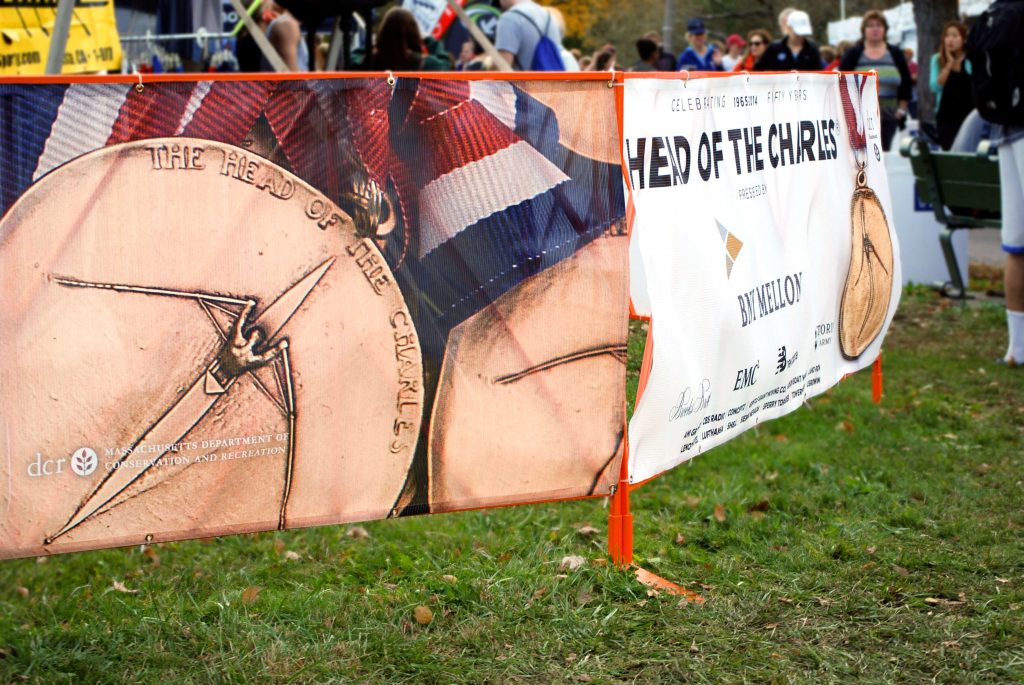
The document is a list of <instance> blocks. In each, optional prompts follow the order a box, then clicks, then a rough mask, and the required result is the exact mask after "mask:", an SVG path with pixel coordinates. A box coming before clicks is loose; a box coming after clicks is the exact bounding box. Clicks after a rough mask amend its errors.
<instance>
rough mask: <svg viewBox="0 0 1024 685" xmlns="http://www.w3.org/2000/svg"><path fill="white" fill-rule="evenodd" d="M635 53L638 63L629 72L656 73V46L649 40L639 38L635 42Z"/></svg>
mask: <svg viewBox="0 0 1024 685" xmlns="http://www.w3.org/2000/svg"><path fill="white" fill-rule="evenodd" d="M636 53H637V55H638V56H639V57H640V61H639V62H637V63H636V64H634V65H633V68H632V69H631V70H630V71H657V70H658V68H657V67H656V66H655V64H656V63H657V61H658V44H657V43H655V42H654V41H653V40H651V39H650V38H641V39H640V40H638V41H637V42H636Z"/></svg>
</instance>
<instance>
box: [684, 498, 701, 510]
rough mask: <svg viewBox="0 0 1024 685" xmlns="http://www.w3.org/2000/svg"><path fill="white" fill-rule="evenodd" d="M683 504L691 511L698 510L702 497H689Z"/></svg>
mask: <svg viewBox="0 0 1024 685" xmlns="http://www.w3.org/2000/svg"><path fill="white" fill-rule="evenodd" d="M683 504H685V505H686V506H688V507H689V508H690V509H696V508H697V505H699V504H700V497H694V496H693V495H687V496H686V498H685V499H683Z"/></svg>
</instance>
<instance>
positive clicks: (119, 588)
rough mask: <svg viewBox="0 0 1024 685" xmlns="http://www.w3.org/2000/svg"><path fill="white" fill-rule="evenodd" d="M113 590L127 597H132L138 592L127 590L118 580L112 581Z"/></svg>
mask: <svg viewBox="0 0 1024 685" xmlns="http://www.w3.org/2000/svg"><path fill="white" fill-rule="evenodd" d="M114 589H115V590H117V591H118V592H124V593H125V594H129V595H134V594H137V593H138V592H139V591H138V590H129V589H128V588H127V587H125V585H124V583H122V582H121V581H119V580H115V581H114Z"/></svg>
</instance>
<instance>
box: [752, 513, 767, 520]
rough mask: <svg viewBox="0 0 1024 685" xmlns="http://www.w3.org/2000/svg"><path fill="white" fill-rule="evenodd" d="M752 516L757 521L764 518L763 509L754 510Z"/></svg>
mask: <svg viewBox="0 0 1024 685" xmlns="http://www.w3.org/2000/svg"><path fill="white" fill-rule="evenodd" d="M750 518H752V519H754V520H755V521H760V520H761V519H763V518H764V512H763V511H752V512H750Z"/></svg>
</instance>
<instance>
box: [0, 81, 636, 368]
mask: <svg viewBox="0 0 1024 685" xmlns="http://www.w3.org/2000/svg"><path fill="white" fill-rule="evenodd" d="M564 85H565V86H566V87H567V88H571V87H572V86H573V84H572V83H570V82H566V83H565V84H564ZM559 134H560V130H559V117H558V114H557V112H555V111H554V110H552V109H551V108H550V107H548V106H547V105H545V104H543V103H542V102H540V101H539V100H537V99H536V98H534V97H532V96H531V95H530V94H528V93H527V92H526V90H524V89H522V88H520V87H519V86H517V85H516V83H515V82H510V81H505V80H493V81H492V80H479V81H477V80H445V79H417V78H399V79H396V83H395V85H394V88H393V89H392V87H390V86H389V85H388V84H387V83H386V81H385V79H383V78H344V79H316V80H279V81H275V80H244V81H238V80H225V81H199V82H190V81H167V82H156V83H149V84H146V85H145V87H144V89H142V90H141V91H140V90H137V89H136V87H135V84H132V83H75V84H32V85H29V84H15V83H7V84H0V166H2V168H3V169H4V174H3V175H2V176H0V211H3V212H6V210H7V209H8V208H9V207H10V206H11V204H13V203H14V202H15V201H16V200H17V199H18V197H19V196H20V195H21V194H22V193H23V192H24V191H25V190H26V189H27V188H28V186H30V185H31V184H32V183H33V182H34V181H36V180H37V179H39V178H40V177H42V176H43V175H44V174H46V173H48V172H49V171H51V170H53V169H55V168H57V167H59V166H60V165H62V164H64V163H66V162H68V161H69V160H72V159H74V158H76V157H78V156H80V155H83V154H85V153H88V152H90V151H92V150H96V149H99V148H102V147H104V146H109V145H116V144H118V143H126V142H131V141H138V140H145V139H147V138H157V137H170V136H181V137H188V138H200V139H207V140H213V141H216V142H221V143H229V144H232V145H239V146H251V145H253V140H254V138H262V139H264V140H265V141H269V142H268V143H266V144H264V145H263V146H257V147H258V148H259V147H261V149H257V150H256V152H257V153H258V154H263V155H264V156H267V157H269V158H270V159H271V160H272V161H274V162H276V163H278V164H279V165H281V166H283V167H285V168H287V169H288V170H290V171H292V172H293V173H295V174H296V175H298V176H299V177H301V178H302V179H304V180H305V181H306V182H308V183H309V184H310V185H312V186H313V187H314V188H316V189H318V190H319V191H320V192H322V193H324V194H325V195H326V196H327V197H329V198H331V199H332V200H333V201H335V202H337V203H339V205H340V206H344V200H345V197H346V193H348V194H351V192H352V185H353V183H354V182H355V180H357V179H360V178H365V177H369V178H370V179H372V181H373V182H374V183H375V184H376V185H377V186H378V187H380V188H382V189H386V190H387V192H388V196H389V198H390V200H391V201H392V206H393V208H394V211H395V212H396V213H397V214H398V216H399V217H400V224H401V225H400V227H399V228H398V229H396V230H394V231H392V232H391V233H390V234H389V236H388V238H387V241H386V243H383V244H382V248H383V252H384V255H385V257H386V259H387V260H388V261H389V264H390V266H391V268H392V270H393V271H394V272H395V273H396V276H397V277H398V279H399V282H400V284H401V286H402V288H403V291H404V292H405V294H406V298H407V300H409V302H410V307H411V308H412V310H413V312H414V316H416V318H417V321H416V323H417V329H418V331H419V333H420V337H421V342H422V344H423V347H424V353H425V355H427V356H428V357H430V356H434V355H439V354H440V353H441V352H442V351H443V348H444V344H445V340H446V337H447V333H448V331H449V330H451V328H452V327H453V326H455V325H458V324H459V323H460V322H461V321H463V320H465V319H466V318H467V317H469V316H471V315H472V314H474V313H475V312H477V311H479V310H480V309H481V308H482V307H484V306H486V305H487V304H488V303H490V302H492V301H494V300H495V299H496V298H498V297H500V296H501V295H502V294H503V293H505V292H507V291H508V290H510V289H511V288H514V287H515V286H516V285H517V284H519V283H521V282H522V281H523V280H524V279H526V278H528V277H530V276H532V275H534V274H537V273H539V272H541V271H543V270H544V269H546V268H548V267H550V266H553V265H554V264H557V263H558V262H560V261H562V260H563V259H565V258H566V257H569V256H571V255H572V254H574V253H575V252H576V251H577V250H579V249H580V248H581V247H583V246H584V245H586V244H587V243H589V242H590V241H592V240H593V239H594V238H596V237H598V236H599V235H601V234H602V233H603V232H604V231H605V230H607V228H608V227H609V226H611V225H613V224H615V223H616V222H618V221H619V220H621V219H622V218H623V216H624V214H625V203H624V198H623V186H622V180H621V170H620V168H619V166H618V165H617V164H612V163H609V162H607V161H601V160H595V159H590V158H588V157H586V156H585V155H583V154H580V153H579V152H576V151H574V150H572V149H569V148H568V147H566V146H565V145H563V144H562V143H561V142H560V135H559Z"/></svg>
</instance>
